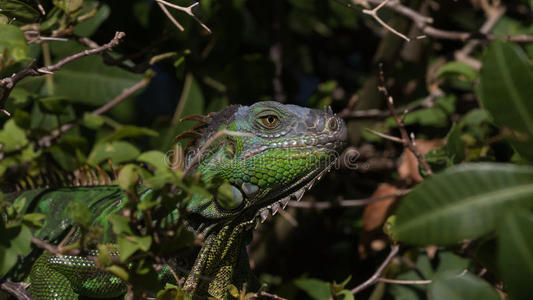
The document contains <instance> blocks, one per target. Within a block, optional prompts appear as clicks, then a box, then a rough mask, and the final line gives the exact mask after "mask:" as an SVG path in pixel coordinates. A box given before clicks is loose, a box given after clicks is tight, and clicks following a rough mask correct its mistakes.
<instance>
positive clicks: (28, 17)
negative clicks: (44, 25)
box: [0, 0, 39, 40]
mask: <svg viewBox="0 0 533 300" xmlns="http://www.w3.org/2000/svg"><path fill="white" fill-rule="evenodd" d="M0 8H2V11H1V12H2V14H3V15H5V16H7V17H8V18H9V19H11V20H14V22H15V24H27V23H33V22H35V21H37V20H38V19H39V12H38V11H36V10H35V9H33V7H31V6H29V5H28V4H26V3H24V2H22V1H19V0H0ZM1 31H2V29H0V32H1ZM0 35H1V34H0ZM0 40H1V39H0Z"/></svg>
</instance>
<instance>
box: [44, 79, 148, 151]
mask: <svg viewBox="0 0 533 300" xmlns="http://www.w3.org/2000/svg"><path fill="white" fill-rule="evenodd" d="M150 79H151V78H150V77H144V78H143V79H141V80H140V81H138V82H137V83H136V84H134V85H132V86H131V87H129V88H125V89H124V90H122V93H120V95H118V96H116V97H115V98H113V100H111V101H109V102H107V103H106V104H104V105H102V106H101V107H99V108H97V109H95V110H93V111H92V112H91V113H92V114H94V115H101V114H104V113H106V112H107V111H109V110H110V109H111V108H113V107H115V106H117V105H118V104H119V103H121V102H122V101H124V100H125V99H127V98H128V97H129V96H131V95H132V94H134V93H135V92H137V91H138V90H140V89H142V88H144V87H145V86H147V85H148V83H149V82H150ZM80 122H81V121H80V120H78V121H76V122H72V123H66V124H63V125H62V126H61V127H60V128H59V129H56V130H54V131H52V132H51V133H50V134H49V135H47V136H43V137H42V138H40V139H39V141H38V142H37V144H38V145H39V146H41V147H49V146H50V145H51V144H52V141H53V140H55V139H56V138H58V137H59V136H60V135H61V134H62V133H64V132H66V131H69V130H70V129H72V128H73V127H74V126H76V125H79V124H80Z"/></svg>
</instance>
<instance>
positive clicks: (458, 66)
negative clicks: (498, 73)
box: [437, 61, 478, 81]
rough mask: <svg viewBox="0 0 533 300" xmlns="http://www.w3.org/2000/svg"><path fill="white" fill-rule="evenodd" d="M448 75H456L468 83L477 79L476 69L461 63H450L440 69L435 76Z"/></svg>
mask: <svg viewBox="0 0 533 300" xmlns="http://www.w3.org/2000/svg"><path fill="white" fill-rule="evenodd" d="M449 74H458V75H462V76H464V77H465V78H466V79H467V80H468V81H473V80H474V79H476V78H477V77H478V72H477V71H476V69H474V68H472V67H471V66H470V65H467V64H465V63H463V62H459V61H452V62H449V63H447V64H445V65H444V66H442V67H440V68H439V70H438V71H437V76H446V75H449Z"/></svg>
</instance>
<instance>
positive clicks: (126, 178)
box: [118, 164, 139, 191]
mask: <svg viewBox="0 0 533 300" xmlns="http://www.w3.org/2000/svg"><path fill="white" fill-rule="evenodd" d="M138 169H139V167H138V166H136V165H132V164H127V165H125V166H124V167H123V168H122V169H120V172H119V173H118V185H119V186H120V188H122V189H123V190H125V191H131V189H132V188H133V187H134V186H135V184H137V181H138V180H139V170H138Z"/></svg>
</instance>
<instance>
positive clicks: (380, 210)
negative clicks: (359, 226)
mask: <svg viewBox="0 0 533 300" xmlns="http://www.w3.org/2000/svg"><path fill="white" fill-rule="evenodd" d="M398 192H399V189H398V188H396V187H395V186H392V185H390V184H388V183H382V184H380V185H379V186H378V188H377V189H376V190H375V191H374V193H373V194H372V196H371V197H372V198H374V197H382V196H386V195H390V194H396V193H398ZM395 200H396V197H390V198H387V199H384V200H381V201H376V202H372V203H370V204H368V205H367V206H366V207H365V211H364V212H363V228H364V229H365V230H366V231H370V230H373V229H375V228H377V227H379V226H381V224H383V222H385V218H386V217H387V210H388V209H389V206H390V205H391V204H393V203H394V201H395Z"/></svg>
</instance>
